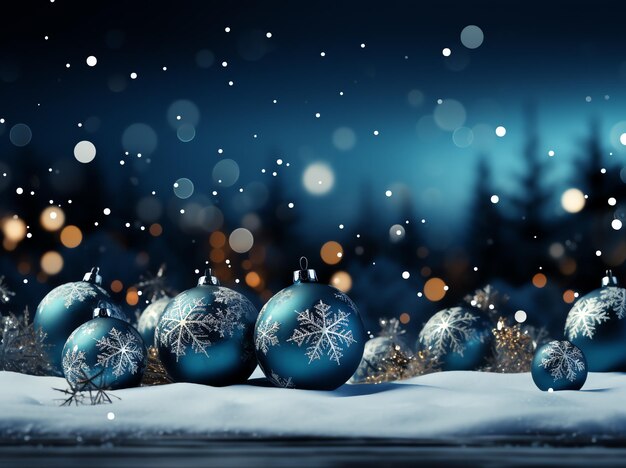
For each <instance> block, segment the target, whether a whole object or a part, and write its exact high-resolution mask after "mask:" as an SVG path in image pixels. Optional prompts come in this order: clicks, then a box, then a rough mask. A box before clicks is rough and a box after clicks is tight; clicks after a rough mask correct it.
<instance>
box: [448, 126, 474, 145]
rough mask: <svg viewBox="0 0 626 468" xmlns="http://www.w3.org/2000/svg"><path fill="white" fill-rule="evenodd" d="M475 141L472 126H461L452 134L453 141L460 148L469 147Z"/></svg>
mask: <svg viewBox="0 0 626 468" xmlns="http://www.w3.org/2000/svg"><path fill="white" fill-rule="evenodd" d="M473 141H474V132H473V131H472V129H471V128H467V127H459V128H457V129H456V130H455V131H454V133H453V134H452V142H453V143H454V144H455V145H456V146H458V147H459V148H467V147H468V146H470V145H471V144H472V142H473Z"/></svg>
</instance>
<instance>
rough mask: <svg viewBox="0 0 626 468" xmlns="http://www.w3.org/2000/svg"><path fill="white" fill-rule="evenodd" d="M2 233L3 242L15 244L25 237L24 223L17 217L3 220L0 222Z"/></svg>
mask: <svg viewBox="0 0 626 468" xmlns="http://www.w3.org/2000/svg"><path fill="white" fill-rule="evenodd" d="M2 232H3V233H4V237H5V240H8V241H10V243H11V244H15V243H16V242H19V241H21V240H22V239H24V237H25V236H26V223H25V222H24V221H23V220H21V219H20V218H17V217H14V218H4V220H3V221H2ZM11 250H13V249H11Z"/></svg>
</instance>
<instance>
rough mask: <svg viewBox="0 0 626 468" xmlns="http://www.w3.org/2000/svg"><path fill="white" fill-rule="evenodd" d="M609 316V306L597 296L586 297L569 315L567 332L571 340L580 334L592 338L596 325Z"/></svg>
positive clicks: (577, 303) (566, 325) (566, 326)
mask: <svg viewBox="0 0 626 468" xmlns="http://www.w3.org/2000/svg"><path fill="white" fill-rule="evenodd" d="M609 318H610V317H609V311H608V310H607V307H606V306H605V305H604V304H603V303H602V302H600V301H598V298H597V297H584V298H582V299H580V300H579V301H578V302H576V304H574V307H572V310H571V311H570V313H569V314H568V315H567V320H566V321H565V333H566V334H567V336H568V339H570V340H572V339H574V338H576V337H577V336H578V334H580V335H582V336H585V337H587V338H589V339H591V338H593V335H594V333H595V331H596V327H597V326H598V325H600V324H601V323H603V322H606V321H607V320H609Z"/></svg>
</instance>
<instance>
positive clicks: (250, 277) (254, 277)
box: [246, 271, 261, 289]
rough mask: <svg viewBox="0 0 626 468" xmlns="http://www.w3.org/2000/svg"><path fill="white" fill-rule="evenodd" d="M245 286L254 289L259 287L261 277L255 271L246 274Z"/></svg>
mask: <svg viewBox="0 0 626 468" xmlns="http://www.w3.org/2000/svg"><path fill="white" fill-rule="evenodd" d="M246 284H247V285H248V286H250V287H251V288H255V289H256V288H258V287H260V286H261V277H260V276H259V274H258V273H257V272H256V271H249V272H248V273H246Z"/></svg>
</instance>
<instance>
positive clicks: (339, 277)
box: [330, 271, 352, 293]
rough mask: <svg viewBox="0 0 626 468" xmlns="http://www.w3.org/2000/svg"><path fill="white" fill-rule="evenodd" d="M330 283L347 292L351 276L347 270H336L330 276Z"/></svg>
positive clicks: (350, 286) (350, 285) (350, 283)
mask: <svg viewBox="0 0 626 468" xmlns="http://www.w3.org/2000/svg"><path fill="white" fill-rule="evenodd" d="M330 284H331V285H333V286H334V287H336V288H337V289H339V291H342V292H344V293H347V292H348V291H350V289H352V277H351V276H350V274H349V273H348V272H347V271H337V272H335V273H334V274H333V276H331V277H330Z"/></svg>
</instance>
